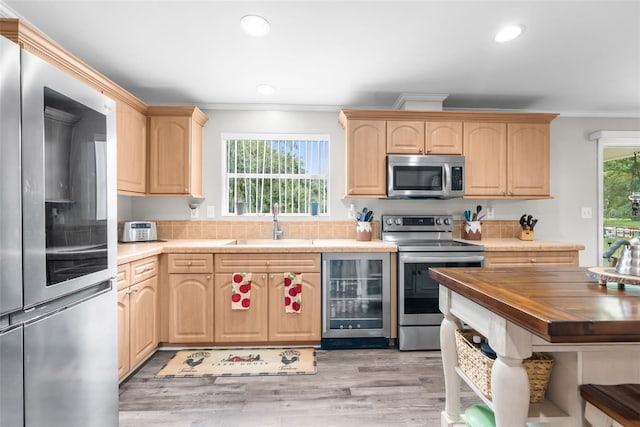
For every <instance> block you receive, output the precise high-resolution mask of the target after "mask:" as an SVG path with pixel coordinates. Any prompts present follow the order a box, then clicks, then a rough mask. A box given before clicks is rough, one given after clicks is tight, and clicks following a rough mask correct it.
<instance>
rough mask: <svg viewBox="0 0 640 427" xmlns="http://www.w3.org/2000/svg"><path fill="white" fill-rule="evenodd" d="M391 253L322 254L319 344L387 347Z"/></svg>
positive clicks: (338, 346) (389, 327) (327, 347)
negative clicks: (320, 331)
mask: <svg viewBox="0 0 640 427" xmlns="http://www.w3.org/2000/svg"><path fill="white" fill-rule="evenodd" d="M389 264H390V255H389V253H387V252H383V253H325V254H322V302H323V303H322V343H321V345H322V348H325V349H331V348H334V349H337V348H386V347H389V338H390V331H391V319H390V316H391V306H390V297H391V289H390V272H389Z"/></svg>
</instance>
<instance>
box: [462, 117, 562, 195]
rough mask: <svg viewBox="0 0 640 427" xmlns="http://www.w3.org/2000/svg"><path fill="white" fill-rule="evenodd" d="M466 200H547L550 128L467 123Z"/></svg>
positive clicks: (465, 133) (532, 124)
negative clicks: (475, 198) (471, 198)
mask: <svg viewBox="0 0 640 427" xmlns="http://www.w3.org/2000/svg"><path fill="white" fill-rule="evenodd" d="M464 155H465V167H466V171H465V179H466V186H465V197H487V198H488V197H491V198H502V197H506V198H531V199H533V198H547V197H550V194H549V125H548V124H546V123H478V122H465V123H464Z"/></svg>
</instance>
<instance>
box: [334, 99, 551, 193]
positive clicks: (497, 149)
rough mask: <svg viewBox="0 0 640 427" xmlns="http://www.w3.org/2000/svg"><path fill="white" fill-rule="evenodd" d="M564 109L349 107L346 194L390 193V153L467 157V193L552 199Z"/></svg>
mask: <svg viewBox="0 0 640 427" xmlns="http://www.w3.org/2000/svg"><path fill="white" fill-rule="evenodd" d="M556 116H557V114H547V113H500V112H484V111H483V112H477V111H408V110H402V111H399V110H349V109H345V110H341V111H340V115H339V116H338V121H339V122H340V124H342V127H344V129H345V146H346V158H345V164H346V174H347V175H346V183H347V188H346V197H356V196H361V197H383V198H384V197H386V193H387V189H386V179H387V171H386V155H387V154H417V155H420V154H426V155H431V154H438V155H459V154H463V155H464V156H465V181H466V183H465V197H470V198H473V197H475V198H486V199H500V198H520V199H542V198H549V197H551V196H550V193H549V151H550V150H549V146H550V138H549V123H551V121H552V120H553V119H554V118H556Z"/></svg>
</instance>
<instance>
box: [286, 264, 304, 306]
mask: <svg viewBox="0 0 640 427" xmlns="http://www.w3.org/2000/svg"><path fill="white" fill-rule="evenodd" d="M300 310H302V273H284V311H285V312H286V313H300Z"/></svg>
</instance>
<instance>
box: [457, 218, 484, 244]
mask: <svg viewBox="0 0 640 427" xmlns="http://www.w3.org/2000/svg"><path fill="white" fill-rule="evenodd" d="M462 238H463V239H466V240H480V239H482V223H480V221H467V222H466V223H465V224H464V229H463V230H462Z"/></svg>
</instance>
